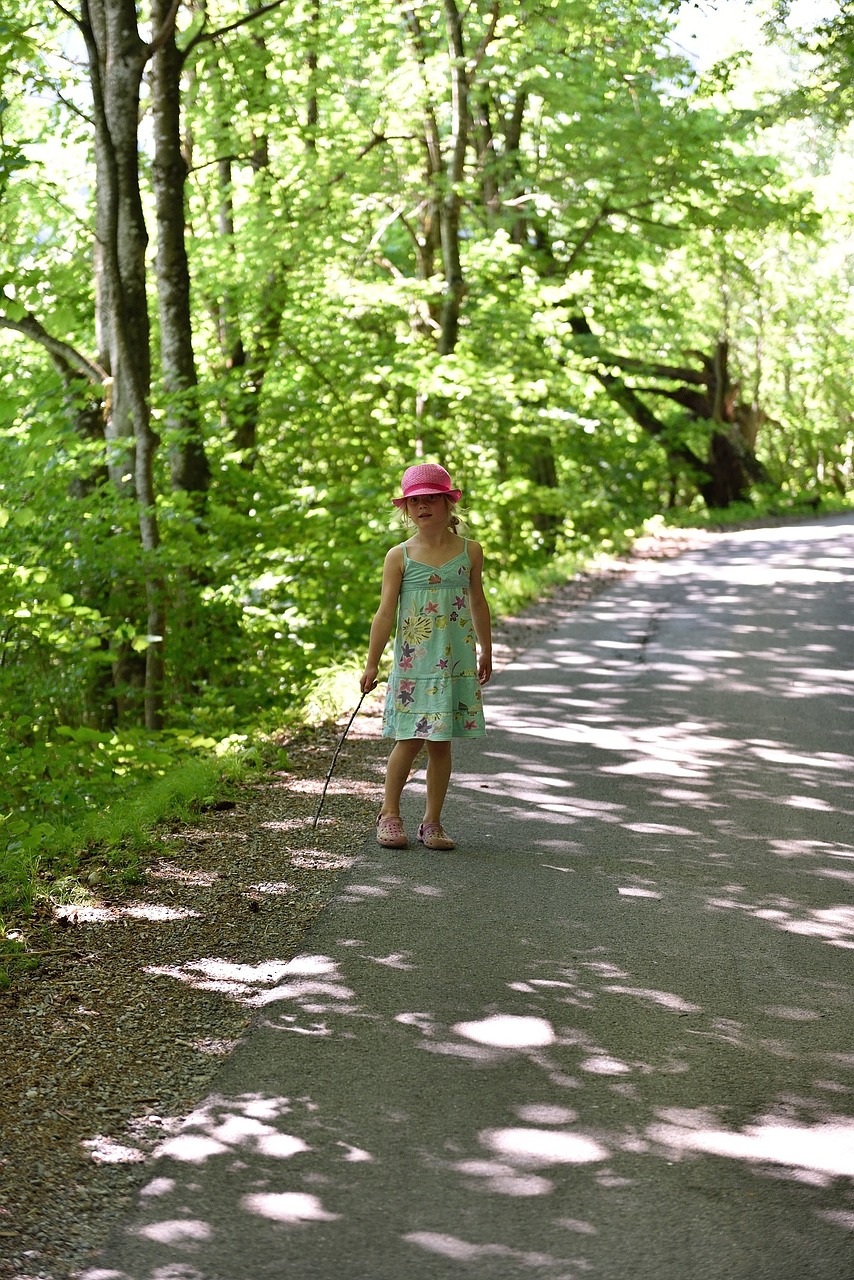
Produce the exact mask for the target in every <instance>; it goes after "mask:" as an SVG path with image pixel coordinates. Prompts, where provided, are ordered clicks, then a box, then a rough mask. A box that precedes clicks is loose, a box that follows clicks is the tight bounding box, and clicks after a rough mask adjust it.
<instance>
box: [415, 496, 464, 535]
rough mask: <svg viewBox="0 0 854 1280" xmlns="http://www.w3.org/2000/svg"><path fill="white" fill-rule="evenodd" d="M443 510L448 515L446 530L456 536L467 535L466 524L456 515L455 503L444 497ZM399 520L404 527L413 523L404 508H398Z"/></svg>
mask: <svg viewBox="0 0 854 1280" xmlns="http://www.w3.org/2000/svg"><path fill="white" fill-rule="evenodd" d="M443 497H444V495H443ZM445 510H446V512H447V513H448V528H449V529H450V530H451V532H452V533H458V534H464V533H467V532H468V530H467V529H466V522H465V520H464V519H463V517H462V516H461V515H459V514H458V512H457V504H456V502H452V501H451V499H450V498H447V497H446V498H445ZM400 518H401V521H402V522H403V524H404V525H410V524H414V523H415V522H414V520H412V519H411V517H410V515H409V511H408V510H407V508H406V507H401V508H400Z"/></svg>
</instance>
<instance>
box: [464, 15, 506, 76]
mask: <svg viewBox="0 0 854 1280" xmlns="http://www.w3.org/2000/svg"><path fill="white" fill-rule="evenodd" d="M500 10H501V5H500V0H493V2H492V9H491V11H490V14H489V26H488V27H487V29H486V31H485V32H484V33H483V39H482V40H481V42H480V44H479V45H478V46H477V49H476V50H475V55H474V57H473V58H472V60H471V62H470V64H469V66H468V68H467V70H466V78H467V80H468V82H469V87H471V85H472V84H473V83H474V78H475V75H476V74H477V70H478V67H479V66H480V64H481V63H482V62H483V59H484V58H485V57H486V51H487V49H488V48H489V46H490V45H491V44H492V41H493V39H494V38H495V28H496V27H497V26H498V19H499V16H500Z"/></svg>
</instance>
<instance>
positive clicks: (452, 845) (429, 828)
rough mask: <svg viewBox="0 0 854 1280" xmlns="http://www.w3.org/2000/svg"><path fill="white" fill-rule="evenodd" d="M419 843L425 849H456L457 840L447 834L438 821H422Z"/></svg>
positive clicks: (419, 830) (419, 829)
mask: <svg viewBox="0 0 854 1280" xmlns="http://www.w3.org/2000/svg"><path fill="white" fill-rule="evenodd" d="M418 843H419V844H423V845H424V848H425V849H456V847H457V846H456V842H455V841H453V840H452V839H451V837H450V836H448V835H446V834H445V832H444V831H443V830H442V827H441V825H440V824H439V823H438V822H422V823H421V826H420V827H419V828H418Z"/></svg>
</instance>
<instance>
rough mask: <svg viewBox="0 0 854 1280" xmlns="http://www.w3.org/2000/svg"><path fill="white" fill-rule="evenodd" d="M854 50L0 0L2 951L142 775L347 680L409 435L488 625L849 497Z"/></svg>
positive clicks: (231, 8)
mask: <svg viewBox="0 0 854 1280" xmlns="http://www.w3.org/2000/svg"><path fill="white" fill-rule="evenodd" d="M686 10H687V11H688V12H689V16H690V13H691V11H697V12H700V11H704V12H705V18H706V21H707V26H706V28H705V30H706V31H707V32H708V31H716V32H717V34H718V35H720V34H721V30H720V28H721V24H722V23H723V24H724V25H726V23H727V22H728V23H729V27H728V29H729V31H730V36H729V39H728V47H727V48H726V49H724V50H723V51H722V52H721V53H720V55H717V56H708V53H707V51H706V50H705V45H704V37H703V36H700V37H699V38H698V44H697V45H696V46H695V47H692V46H691V45H690V43H686V41H685V39H684V38H683V37H682V36H680V26H679V24H680V21H681V20H682V19H683V17H684V14H685V11H686ZM724 10H726V11H727V14H726V15H725V14H724V12H723V11H724ZM733 11H736V13H742V14H743V15H745V18H746V20H749V21H748V24H747V28H745V30H748V29H749V32H750V33H752V34H751V35H750V37H749V39H748V38H747V37H745V39H744V40H743V41H742V42H740V41H739V24H738V22H733V19H732V14H733ZM701 16H702V14H701ZM716 21H717V25H715V24H716ZM708 23H711V26H709V25H708ZM852 60H854V6H852V5H850V3H849V0H828V3H827V4H826V5H825V7H824V8H823V9H822V10H821V11H818V10H816V11H815V12H813V9H812V7H811V6H810V5H808V4H804V3H800V4H795V3H792V4H789V3H787V0H768V2H767V3H765V4H763V3H762V2H761V0H757V2H756V3H755V4H751V3H750V0H744V2H743V3H736V2H735V0H720V3H719V4H718V7H717V10H716V9H715V7H714V6H713V5H712V4H711V3H708V4H705V5H699V4H697V5H690V4H689V5H684V6H683V5H680V4H679V3H677V2H675V0H525V2H524V3H521V2H520V0H467V2H464V0H292V2H290V3H287V4H286V3H284V2H283V0H270V2H267V3H259V2H257V0H150V4H146V5H140V4H137V3H135V0H79V2H77V0H66V3H60V2H59V0H19V3H18V4H17V5H16V6H14V12H11V11H10V12H6V13H4V15H3V16H2V17H0V262H2V297H0V538H1V539H2V540H0V593H2V631H0V701H2V706H3V717H2V723H0V761H2V766H3V767H2V781H1V782H0V935H2V937H3V938H4V939H5V940H6V942H5V945H6V948H7V950H9V949H11V950H12V951H14V943H15V939H16V937H17V936H18V935H17V930H16V928H15V925H16V922H17V921H18V920H19V919H20V916H21V913H22V912H23V913H25V912H26V911H27V910H28V909H30V908H31V906H32V904H33V902H34V901H35V900H36V899H37V898H38V896H39V895H50V894H61V893H63V892H66V893H67V892H70V891H71V889H73V886H74V885H75V884H76V882H77V878H78V877H79V874H80V871H81V868H85V865H86V864H85V859H86V857H87V852H88V851H91V850H92V848H94V847H106V848H107V849H108V850H112V854H111V856H113V857H114V860H115V865H116V867H117V868H119V869H121V872H122V874H131V873H132V869H133V865H134V864H133V836H132V832H131V830H130V828H131V827H132V825H133V823H132V821H131V818H130V817H129V816H128V815H129V814H130V813H131V810H133V809H134V805H136V806H137V815H139V814H143V815H144V814H148V815H149V816H153V817H154V818H156V817H157V816H158V815H159V814H161V813H163V812H166V811H168V810H169V809H170V806H171V807H172V808H175V807H176V806H177V807H178V808H180V805H181V804H182V803H183V804H192V803H196V802H198V800H199V798H200V797H206V796H209V795H210V794H211V793H213V792H215V790H216V788H217V786H219V785H220V784H221V780H222V779H223V778H224V777H229V776H236V775H237V774H240V773H241V771H245V770H247V769H251V768H253V767H257V766H258V761H259V760H263V759H264V758H265V756H264V753H265V751H268V750H271V749H273V748H272V747H271V744H275V742H276V740H277V735H281V733H282V730H283V727H284V726H288V725H290V726H294V725H298V724H300V723H302V722H305V721H308V720H310V719H311V718H312V717H318V716H322V715H323V714H326V713H329V711H330V710H333V711H334V710H340V705H338V704H337V703H336V699H339V700H340V701H341V705H344V704H346V702H347V700H348V699H352V700H353V701H354V700H355V699H354V697H353V691H354V690H356V688H357V682H356V678H355V675H354V673H355V672H356V671H357V670H358V669H359V667H360V664H361V662H362V660H363V657H364V650H365V645H366V640H367V633H368V628H369V625H370V619H371V615H372V613H373V610H374V608H375V606H376V602H377V599H378V592H379V582H380V572H381V565H382V559H383V556H384V554H385V551H386V550H387V548H388V547H389V546H390V545H392V544H393V543H394V542H395V541H398V540H400V538H401V537H402V536H404V535H403V534H402V530H401V526H400V524H399V523H397V522H396V520H395V519H394V518H393V517H394V515H395V513H394V509H393V508H392V506H391V503H390V498H391V497H392V496H393V495H394V494H395V493H396V492H397V486H398V484H399V478H400V474H401V472H402V471H403V469H404V468H405V467H406V466H408V465H410V464H411V463H412V462H414V461H417V460H419V459H423V460H435V461H440V462H442V463H443V464H444V465H445V466H446V467H448V469H449V470H450V471H451V473H452V475H453V477H454V481H455V483H456V484H458V485H459V486H460V487H461V488H462V489H463V491H464V507H465V516H466V521H467V525H468V528H469V530H470V531H471V534H472V536H473V537H476V538H478V540H480V541H481V542H482V543H483V545H484V548H485V552H486V557H487V563H488V566H489V581H490V583H491V587H490V591H491V600H492V605H493V611H494V612H495V613H496V614H499V615H500V614H501V612H502V611H505V612H506V611H508V610H510V609H512V608H514V607H517V606H518V605H519V604H520V603H521V602H523V601H524V600H525V599H527V598H533V597H535V596H536V595H537V594H538V592H541V591H544V590H547V589H548V587H549V585H550V584H554V583H557V582H559V581H561V580H565V579H566V578H567V577H568V576H571V575H572V574H573V573H575V572H578V571H579V570H580V569H582V568H583V567H585V566H588V565H590V564H594V563H596V562H597V558H600V557H602V556H606V555H608V554H613V553H615V552H618V551H620V550H623V549H625V548H627V547H630V546H631V544H632V541H633V539H635V538H636V537H637V536H639V535H640V534H641V533H642V532H643V531H644V530H645V529H649V528H654V527H656V526H657V525H661V524H668V523H669V524H674V525H683V526H684V525H698V524H699V525H702V524H712V525H719V524H721V523H725V522H726V521H735V520H742V521H743V520H746V519H749V518H753V517H756V518H758V517H764V516H774V517H781V516H783V517H789V516H790V517H793V518H795V517H798V516H799V515H811V514H815V513H817V512H818V513H821V512H828V511H833V510H839V509H843V508H845V507H850V505H851V503H852V495H853V494H854V422H852V407H854V397H852V392H851V380H850V366H851V347H852V338H854V302H852V276H854V241H852V213H851V209H852V207H854V201H852V187H854V177H852V175H854V168H852V164H851V159H852V131H851V119H852V115H854V90H852V87H851V86H852V84H854V77H852V74H851V72H852ZM146 806H147V807H146ZM135 820H136V819H135ZM69 886H71V888H69Z"/></svg>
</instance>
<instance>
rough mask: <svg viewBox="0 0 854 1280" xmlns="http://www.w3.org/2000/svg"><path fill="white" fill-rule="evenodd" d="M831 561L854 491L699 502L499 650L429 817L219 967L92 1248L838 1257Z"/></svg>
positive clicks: (223, 1263)
mask: <svg viewBox="0 0 854 1280" xmlns="http://www.w3.org/2000/svg"><path fill="white" fill-rule="evenodd" d="M852 583H854V521H852V520H837V521H831V522H827V523H817V524H815V525H814V526H801V527H797V528H788V529H770V530H763V531H751V532H749V533H740V534H736V535H731V536H729V537H727V538H726V539H724V540H722V541H721V542H719V543H716V544H715V545H714V546H712V547H710V548H709V549H707V550H704V551H702V552H697V553H691V554H686V555H684V556H682V557H680V558H679V559H678V560H675V561H669V562H666V563H664V564H660V565H652V566H650V567H649V568H648V569H643V570H642V571H640V573H639V574H638V575H637V576H634V577H632V578H631V579H629V580H627V581H625V582H623V583H621V584H619V585H617V586H615V587H614V588H612V589H610V590H609V591H608V592H607V593H606V594H605V595H603V596H600V597H599V598H598V599H597V600H596V601H595V602H593V603H592V604H590V605H588V606H586V607H585V608H583V609H582V610H580V611H579V612H578V613H576V614H575V615H573V616H572V617H571V618H570V620H569V621H568V622H567V624H566V625H564V626H563V627H562V628H561V630H560V631H559V632H558V633H555V634H552V635H551V636H549V637H548V639H546V640H544V641H543V642H542V643H541V644H540V645H539V647H537V648H535V649H533V650H530V651H529V652H527V653H526V654H525V655H524V656H523V657H522V658H521V659H520V660H519V661H517V662H516V663H515V664H514V665H513V666H511V667H508V668H507V669H506V670H505V671H504V672H503V673H502V674H501V676H500V677H499V678H498V679H497V680H496V681H495V683H494V686H493V687H492V690H491V694H490V698H489V719H490V724H491V732H490V734H489V736H488V737H487V739H486V740H485V741H484V742H481V743H479V744H478V743H473V744H465V746H464V747H463V748H462V749H461V750H459V752H458V755H457V762H458V763H457V772H456V775H455V781H454V785H453V790H452V794H451V797H450V801H449V805H448V809H447V811H446V815H447V822H448V826H449V827H451V828H452V829H453V830H454V831H455V833H456V834H457V836H458V838H459V840H460V848H459V850H458V851H457V852H456V853H454V854H451V855H432V856H429V857H428V856H426V855H425V854H423V853H419V852H416V851H414V850H412V851H409V852H408V853H406V854H403V855H395V854H392V853H385V852H383V851H379V850H377V849H376V847H375V846H373V845H372V846H370V847H368V848H367V849H366V850H365V851H364V855H363V856H362V857H361V859H360V860H359V861H358V863H357V865H356V867H355V868H354V871H353V872H352V873H351V875H350V876H349V879H348V880H347V881H345V883H344V886H343V889H342V892H341V894H340V895H339V897H338V898H337V899H336V900H335V902H334V903H333V904H332V906H331V907H330V908H329V909H328V910H327V911H326V912H325V913H324V914H323V916H321V918H320V921H319V924H318V926H317V927H316V928H315V929H314V931H313V932H312V934H311V935H310V936H309V938H308V943H307V949H306V951H305V953H304V954H303V955H301V956H300V957H299V958H298V959H296V960H295V961H293V962H292V963H291V964H289V965H288V966H287V967H286V968H285V967H284V966H279V967H278V968H276V967H275V966H272V967H270V968H269V969H268V970H266V971H260V970H259V971H258V972H257V973H255V974H254V975H247V973H246V972H243V973H242V974H241V975H239V976H241V977H242V978H243V979H244V980H245V979H246V978H247V977H248V976H250V977H254V978H255V980H256V982H257V989H258V1002H259V1006H260V1007H261V1018H260V1022H259V1025H258V1027H257V1029H256V1030H255V1032H254V1033H253V1034H252V1036H251V1037H250V1038H249V1039H248V1041H247V1043H246V1044H245V1045H244V1046H243V1047H242V1048H241V1049H239V1050H238V1051H237V1052H236V1053H235V1054H234V1056H233V1057H232V1058H231V1059H230V1060H229V1061H228V1063H227V1064H226V1066H225V1068H224V1070H223V1071H222V1074H221V1076H220V1077H219V1079H218V1081H217V1085H216V1094H215V1095H212V1096H210V1097H209V1098H208V1099H207V1100H206V1101H205V1103H204V1104H203V1105H202V1106H201V1107H200V1108H199V1109H198V1111H197V1112H196V1113H195V1115H193V1116H192V1117H190V1119H189V1120H188V1122H187V1124H186V1126H185V1128H184V1130H183V1131H182V1132H181V1133H180V1134H179V1135H178V1136H177V1137H176V1138H174V1139H173V1140H171V1141H170V1142H169V1143H167V1144H166V1147H165V1148H164V1151H163V1153H162V1155H161V1157H160V1159H159V1161H158V1162H157V1164H156V1165H155V1166H154V1167H153V1169H152V1171H151V1177H150V1179H149V1181H148V1183H147V1185H146V1187H145V1191H144V1194H143V1196H142V1197H141V1200H140V1205H139V1209H138V1211H137V1213H136V1216H135V1218H134V1219H133V1221H132V1222H130V1223H129V1224H128V1225H127V1226H126V1227H125V1228H124V1229H123V1230H122V1232H121V1233H120V1234H119V1236H117V1238H116V1239H115V1241H114V1242H113V1244H112V1245H111V1247H110V1248H109V1250H108V1251H107V1252H106V1254H105V1255H104V1259H103V1263H102V1265H101V1267H100V1268H97V1269H93V1270H92V1271H90V1272H89V1273H88V1280H120V1278H121V1280H125V1278H127V1277H130V1278H131V1280H262V1278H266V1277H284V1278H286V1280H446V1278H447V1280H451V1278H453V1280H457V1278H459V1280H511V1278H512V1280H522V1278H527V1277H531V1280H706V1278H707V1277H708V1280H852V1277H854V987H852V963H853V962H854V905H852V887H854V821H852V812H853V811H854V743H853V742H852V716H851V707H852V693H854V608H852V603H854V592H852ZM419 791H420V784H419V783H418V782H416V783H415V784H414V785H413V789H412V793H411V795H410V797H409V809H408V813H407V817H408V820H409V823H410V826H414V824H415V821H416V818H417V816H418V812H419V800H420V796H419V794H418V792H419Z"/></svg>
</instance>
